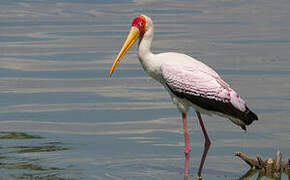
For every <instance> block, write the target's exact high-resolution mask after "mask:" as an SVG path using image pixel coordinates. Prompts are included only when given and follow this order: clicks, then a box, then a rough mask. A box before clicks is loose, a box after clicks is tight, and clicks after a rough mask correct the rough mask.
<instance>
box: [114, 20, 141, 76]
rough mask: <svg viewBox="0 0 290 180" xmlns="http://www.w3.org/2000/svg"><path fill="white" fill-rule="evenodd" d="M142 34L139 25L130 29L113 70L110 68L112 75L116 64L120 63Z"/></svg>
mask: <svg viewBox="0 0 290 180" xmlns="http://www.w3.org/2000/svg"><path fill="white" fill-rule="evenodd" d="M139 36H140V31H139V29H138V28H137V27H135V26H133V27H131V29H130V32H129V34H128V37H127V39H126V41H125V43H124V45H123V47H122V49H121V51H120V52H119V54H118V56H117V57H116V59H115V61H114V63H113V65H112V67H111V70H110V77H111V76H112V74H113V72H114V69H115V68H116V66H117V65H118V64H119V62H120V61H121V59H122V57H123V56H124V55H125V54H126V52H127V51H128V50H129V49H130V47H131V46H132V45H133V44H134V42H135V41H136V40H137V39H138V38H139Z"/></svg>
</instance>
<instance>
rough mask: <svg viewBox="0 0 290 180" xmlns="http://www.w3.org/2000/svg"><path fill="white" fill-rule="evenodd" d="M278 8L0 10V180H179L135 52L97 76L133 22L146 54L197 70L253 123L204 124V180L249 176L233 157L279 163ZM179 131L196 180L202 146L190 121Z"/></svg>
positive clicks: (284, 129)
mask: <svg viewBox="0 0 290 180" xmlns="http://www.w3.org/2000/svg"><path fill="white" fill-rule="evenodd" d="M289 9H290V2H289V1H284V0H278V1H275V2H274V1H270V0H265V1H231V0H226V1H216V0H213V1H201V0H196V1H173V0H168V1H143V0H136V1H120V0H109V1H106V0H99V1H92V0H86V1H75V0H61V1H42V0H40V1H39V0H15V1H0V99H1V100H0V179H98V180H104V179H105V180H106V179H109V180H111V179H114V180H123V179H124V180H127V179H138V180H139V179H141V180H142V179H144V180H149V179H152V180H153V179H158V180H159V179H167V180H171V179H172V180H176V179H183V166H184V154H183V148H184V147H183V146H184V144H183V132H182V123H181V120H180V114H179V112H178V111H177V110H176V108H175V106H174V105H172V103H171V102H170V99H169V96H168V94H167V92H165V91H164V90H163V88H162V87H161V86H160V85H159V84H158V83H156V82H154V81H153V80H151V79H150V78H149V77H147V75H146V73H144V71H143V69H142V67H141V66H140V64H139V61H138V60H137V55H136V46H134V47H133V48H131V50H130V51H129V52H128V53H127V55H126V56H125V58H124V59H123V61H122V63H121V64H120V66H119V67H118V69H117V71H116V72H115V73H114V76H113V78H109V77H108V73H109V69H110V66H111V63H112V62H113V59H114V58H115V56H116V55H117V53H118V51H119V50H120V47H121V44H122V42H124V40H125V38H126V35H127V33H128V30H129V26H130V24H131V21H132V19H133V18H134V17H136V16H137V15H139V14H140V13H145V14H147V15H148V16H150V17H151V18H152V20H153V21H154V23H155V37H154V41H153V51H154V52H155V53H160V52H165V51H176V52H181V53H186V54H188V55H190V56H193V57H195V58H197V59H199V60H202V61H203V62H204V63H206V64H208V65H210V66H211V67H213V68H214V69H216V71H217V72H219V73H220V74H221V76H222V77H223V78H224V79H225V80H226V81H227V82H228V83H229V84H230V85H231V86H232V87H233V88H234V89H236V90H237V91H238V92H239V93H240V94H241V95H242V96H243V98H244V99H245V100H246V101H247V103H248V105H249V106H250V107H251V109H253V111H254V112H256V113H257V114H258V116H259V119H260V120H259V121H257V122H255V123H253V124H252V125H251V126H250V127H249V128H248V131H247V133H244V132H243V131H241V129H240V128H239V127H236V126H235V125H234V124H232V123H230V122H229V121H228V120H226V119H223V118H219V117H215V116H213V117H208V116H204V121H205V124H206V126H207V129H208V133H209V135H210V138H211V140H212V146H211V149H210V151H209V154H208V157H207V160H206V163H205V167H204V171H203V177H204V179H210V180H211V179H212V180H216V179H217V180H218V179H221V180H222V179H239V178H241V179H242V177H243V176H244V175H245V174H246V173H247V171H248V170H249V167H248V166H247V165H246V164H245V163H244V162H242V161H240V160H239V159H238V158H236V157H235V156H234V153H235V152H237V151H242V152H244V153H246V154H248V155H249V156H252V157H255V155H256V154H260V155H261V156H262V157H263V158H267V157H273V156H275V153H276V151H277V150H278V149H279V150H281V151H282V153H283V156H284V157H290V143H289V139H290V133H289V128H290V119H289V117H290V110H289V107H290V93H289V92H290V91H289V89H290V78H289V75H290V73H289V72H290V59H289V49H290V36H289V28H290V13H289ZM192 119H194V121H192ZM188 122H189V126H190V138H191V139H190V140H191V146H192V152H191V159H190V166H189V168H190V170H189V173H190V177H189V179H196V172H197V168H198V166H199V161H200V158H201V154H202V150H203V141H204V139H203V135H202V132H201V129H200V127H199V125H198V124H197V123H196V122H197V121H196V117H195V115H194V112H193V111H190V113H189V119H188ZM258 178H259V177H258V174H255V175H254V176H253V177H252V178H251V179H258ZM281 179H289V177H288V176H287V175H285V174H284V175H283V176H282V177H281Z"/></svg>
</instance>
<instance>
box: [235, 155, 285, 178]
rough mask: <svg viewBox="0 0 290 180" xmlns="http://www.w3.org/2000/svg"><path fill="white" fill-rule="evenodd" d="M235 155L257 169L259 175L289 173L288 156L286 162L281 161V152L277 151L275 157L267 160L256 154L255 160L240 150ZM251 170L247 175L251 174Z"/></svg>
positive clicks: (273, 175) (270, 175) (271, 175)
mask: <svg viewBox="0 0 290 180" xmlns="http://www.w3.org/2000/svg"><path fill="white" fill-rule="evenodd" d="M235 155H236V156H238V157H240V158H241V159H242V160H243V161H245V162H246V163H247V164H248V165H249V166H250V167H251V169H257V170H259V171H260V174H259V177H260V176H261V177H263V176H264V175H265V176H268V177H280V176H281V173H283V172H284V173H286V174H288V175H289V173H290V158H289V159H288V160H287V161H286V162H283V161H282V153H281V152H280V151H277V153H276V159H274V158H268V159H267V160H263V159H262V157H261V156H259V155H258V154H257V155H256V158H257V160H255V159H253V158H250V157H248V156H247V155H246V154H245V153H242V152H236V153H235ZM253 172H254V171H251V172H250V173H249V174H247V176H249V175H250V176H253ZM258 179H259V178H258Z"/></svg>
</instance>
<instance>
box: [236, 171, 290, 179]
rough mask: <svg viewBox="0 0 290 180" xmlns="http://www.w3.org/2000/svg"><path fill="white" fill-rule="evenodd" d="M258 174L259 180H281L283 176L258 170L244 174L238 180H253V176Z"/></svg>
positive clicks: (289, 177) (289, 174)
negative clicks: (264, 179)
mask: <svg viewBox="0 0 290 180" xmlns="http://www.w3.org/2000/svg"><path fill="white" fill-rule="evenodd" d="M257 173H258V177H257V179H262V178H263V177H265V178H267V179H275V180H281V178H282V176H281V175H283V174H275V176H274V175H273V174H267V173H265V172H264V171H262V170H257V169H250V170H249V171H248V172H246V174H244V175H243V176H242V177H240V178H239V179H238V180H248V179H250V178H252V179H253V176H255V175H256V174H257ZM288 179H290V173H288Z"/></svg>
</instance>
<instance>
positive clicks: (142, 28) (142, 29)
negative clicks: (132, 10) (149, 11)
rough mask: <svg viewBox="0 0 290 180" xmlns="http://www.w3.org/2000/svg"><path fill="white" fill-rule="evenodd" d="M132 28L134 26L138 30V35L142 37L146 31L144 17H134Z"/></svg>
mask: <svg viewBox="0 0 290 180" xmlns="http://www.w3.org/2000/svg"><path fill="white" fill-rule="evenodd" d="M132 26H135V27H137V28H138V29H139V31H140V35H143V34H144V33H145V31H146V19H145V17H144V16H138V17H136V18H135V19H134V20H133V22H132Z"/></svg>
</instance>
